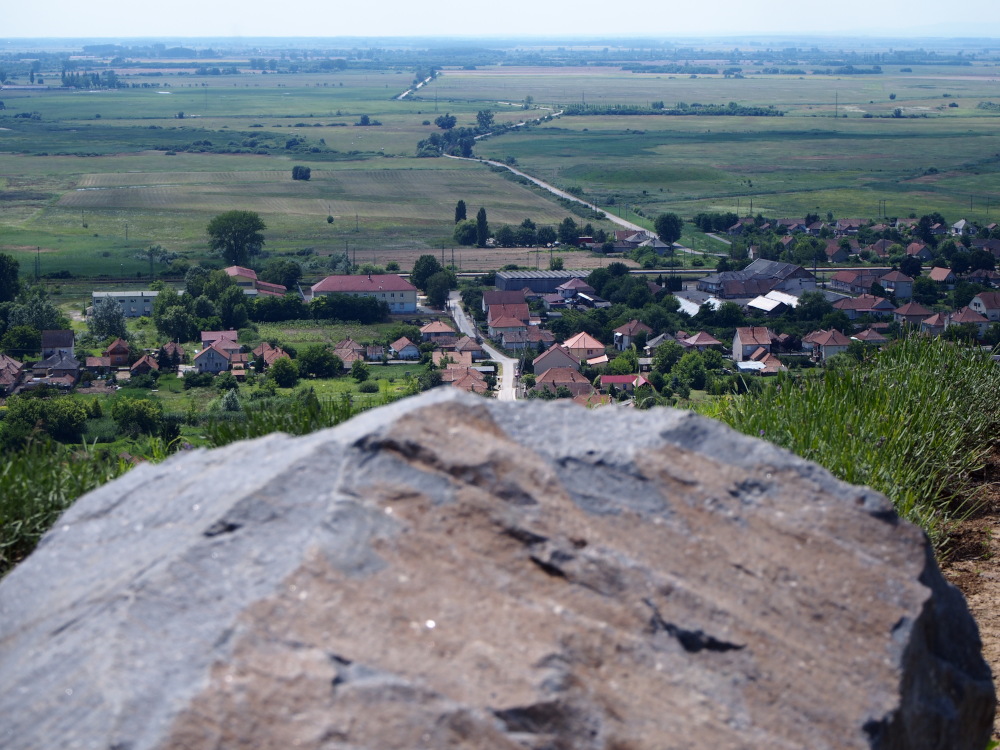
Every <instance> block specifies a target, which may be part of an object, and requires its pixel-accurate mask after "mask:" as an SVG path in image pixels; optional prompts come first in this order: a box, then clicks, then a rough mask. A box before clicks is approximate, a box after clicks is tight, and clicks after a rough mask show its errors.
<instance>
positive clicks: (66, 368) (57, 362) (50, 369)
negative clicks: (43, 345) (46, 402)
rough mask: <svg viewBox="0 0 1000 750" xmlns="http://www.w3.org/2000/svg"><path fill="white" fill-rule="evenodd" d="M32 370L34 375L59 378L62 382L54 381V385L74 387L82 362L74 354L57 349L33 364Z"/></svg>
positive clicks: (48, 378)
mask: <svg viewBox="0 0 1000 750" xmlns="http://www.w3.org/2000/svg"><path fill="white" fill-rule="evenodd" d="M31 370H32V377H35V378H43V379H45V380H49V381H51V380H52V379H57V380H59V381H61V382H57V383H53V385H62V386H68V387H72V386H73V385H74V384H75V383H76V381H77V379H79V377H80V362H79V360H77V359H76V357H74V356H73V355H72V354H67V353H66V352H63V351H57V352H56V353H54V354H52V355H50V356H48V357H46V358H45V359H43V360H41V361H40V362H36V363H35V364H34V365H32V368H31Z"/></svg>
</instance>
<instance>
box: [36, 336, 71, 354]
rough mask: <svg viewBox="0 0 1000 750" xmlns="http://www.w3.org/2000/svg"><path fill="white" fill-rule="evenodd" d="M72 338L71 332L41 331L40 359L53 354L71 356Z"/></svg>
mask: <svg viewBox="0 0 1000 750" xmlns="http://www.w3.org/2000/svg"><path fill="white" fill-rule="evenodd" d="M73 350H74V337H73V332H72V331H42V358H43V359H45V358H47V357H51V356H52V355H53V354H68V355H69V356H70V357H72V356H73V353H74V352H73Z"/></svg>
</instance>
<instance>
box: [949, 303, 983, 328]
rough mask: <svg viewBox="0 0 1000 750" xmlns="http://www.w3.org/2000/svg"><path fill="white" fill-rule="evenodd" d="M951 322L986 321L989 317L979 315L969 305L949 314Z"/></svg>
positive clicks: (978, 322)
mask: <svg viewBox="0 0 1000 750" xmlns="http://www.w3.org/2000/svg"><path fill="white" fill-rule="evenodd" d="M950 317H951V322H952V323H976V324H977V325H978V324H980V323H987V322H989V319H988V318H986V317H984V316H982V315H980V314H979V313H977V312H976V311H975V310H973V309H972V308H971V307H963V308H962V309H960V310H956V311H955V312H953V313H952V314H951V316H950Z"/></svg>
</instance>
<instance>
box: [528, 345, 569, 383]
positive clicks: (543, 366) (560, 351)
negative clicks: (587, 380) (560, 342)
mask: <svg viewBox="0 0 1000 750" xmlns="http://www.w3.org/2000/svg"><path fill="white" fill-rule="evenodd" d="M531 365H532V368H533V370H534V373H535V375H536V376H537V375H541V374H542V373H543V372H545V371H546V370H549V369H551V368H553V367H568V368H570V369H572V370H579V369H580V359H579V357H577V356H576V355H575V354H573V352H571V351H570V350H569V349H567V348H566V347H564V346H553V347H552V348H551V349H546V350H545V351H544V352H542V353H541V354H539V355H538V356H537V357H535V358H534V359H533V360H532V361H531Z"/></svg>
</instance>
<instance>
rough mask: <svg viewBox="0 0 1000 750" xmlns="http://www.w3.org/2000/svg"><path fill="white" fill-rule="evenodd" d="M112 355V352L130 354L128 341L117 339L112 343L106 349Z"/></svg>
mask: <svg viewBox="0 0 1000 750" xmlns="http://www.w3.org/2000/svg"><path fill="white" fill-rule="evenodd" d="M104 351H105V352H107V354H108V355H109V356H110V355H112V354H117V353H124V354H128V342H127V341H126V340H125V339H121V338H118V339H115V340H114V341H112V342H111V343H110V344H108V348H107V349H105V350H104Z"/></svg>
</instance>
